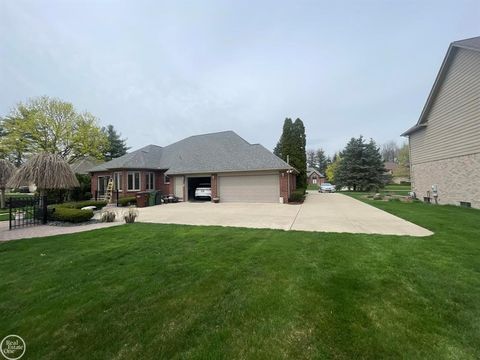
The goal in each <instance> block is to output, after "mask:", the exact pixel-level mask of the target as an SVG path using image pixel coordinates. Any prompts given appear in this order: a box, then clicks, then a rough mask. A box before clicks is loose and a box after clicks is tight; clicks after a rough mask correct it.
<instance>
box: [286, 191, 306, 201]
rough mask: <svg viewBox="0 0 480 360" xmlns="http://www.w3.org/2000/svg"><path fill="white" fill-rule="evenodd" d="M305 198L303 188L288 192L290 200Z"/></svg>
mask: <svg viewBox="0 0 480 360" xmlns="http://www.w3.org/2000/svg"><path fill="white" fill-rule="evenodd" d="M303 200H305V189H297V190H295V191H292V193H291V194H290V199H289V201H290V202H302V201H303Z"/></svg>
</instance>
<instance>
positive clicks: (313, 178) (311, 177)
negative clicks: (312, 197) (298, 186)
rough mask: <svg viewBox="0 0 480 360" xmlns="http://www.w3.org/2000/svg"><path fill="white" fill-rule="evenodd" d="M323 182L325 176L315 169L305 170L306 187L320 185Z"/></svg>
mask: <svg viewBox="0 0 480 360" xmlns="http://www.w3.org/2000/svg"><path fill="white" fill-rule="evenodd" d="M324 182H325V176H323V174H321V173H320V172H319V171H318V170H317V169H315V168H312V167H308V168H307V183H308V185H321V184H323V183H324Z"/></svg>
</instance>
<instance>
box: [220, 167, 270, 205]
mask: <svg viewBox="0 0 480 360" xmlns="http://www.w3.org/2000/svg"><path fill="white" fill-rule="evenodd" d="M218 195H219V197H220V201H221V202H251V203H253V202H260V203H278V201H279V198H280V180H279V174H278V173H277V174H261V175H253V174H252V175H219V176H218Z"/></svg>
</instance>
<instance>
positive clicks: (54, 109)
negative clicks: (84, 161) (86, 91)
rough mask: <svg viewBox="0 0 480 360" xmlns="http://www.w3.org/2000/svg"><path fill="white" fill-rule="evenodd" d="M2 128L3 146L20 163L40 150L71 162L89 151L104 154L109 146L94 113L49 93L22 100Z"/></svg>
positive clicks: (1, 143)
mask: <svg viewBox="0 0 480 360" xmlns="http://www.w3.org/2000/svg"><path fill="white" fill-rule="evenodd" d="M2 131H3V132H4V135H3V136H2V138H1V139H0V149H2V151H3V152H4V153H5V152H7V157H9V158H11V159H12V158H13V159H15V163H16V164H20V163H22V162H24V160H25V158H26V157H27V156H28V155H30V154H35V153H39V152H46V153H51V154H56V155H58V156H60V157H61V158H62V159H65V160H67V161H69V162H71V161H73V160H75V159H77V158H78V157H82V156H85V155H90V156H93V157H96V158H102V157H103V153H104V149H105V147H106V146H107V137H106V136H105V134H103V133H102V131H101V129H100V127H99V126H98V124H97V119H96V118H95V117H94V116H93V115H92V114H90V113H88V112H83V113H78V112H77V111H76V110H75V108H74V107H73V105H72V104H71V103H68V102H64V101H62V100H59V99H54V98H49V97H47V96H43V97H39V98H35V99H32V100H29V101H28V102H26V103H19V104H18V105H17V106H16V108H15V109H14V110H13V111H12V112H11V113H10V114H9V115H8V116H7V117H6V118H4V119H3V120H2Z"/></svg>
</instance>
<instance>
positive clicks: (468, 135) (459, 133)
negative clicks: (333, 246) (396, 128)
mask: <svg viewBox="0 0 480 360" xmlns="http://www.w3.org/2000/svg"><path fill="white" fill-rule="evenodd" d="M479 99H480V37H476V38H471V39H466V40H460V41H455V42H453V43H451V44H450V47H449V48H448V51H447V54H446V56H445V59H444V60H443V63H442V66H441V68H440V71H439V73H438V75H437V78H436V80H435V83H434V85H433V88H432V90H431V92H430V95H429V96H428V99H427V102H426V104H425V106H424V108H423V111H422V113H421V115H420V118H419V120H418V122H417V124H416V125H415V126H413V127H412V128H410V129H409V130H407V131H406V132H404V133H403V134H402V135H403V136H408V138H409V142H410V178H411V182H412V190H413V191H414V192H415V193H416V195H417V197H419V198H420V199H426V200H427V199H428V198H430V199H432V198H433V199H435V196H434V195H437V200H438V202H439V203H440V204H456V205H465V206H472V207H476V208H480V186H479V184H480V183H479V180H478V179H479V178H480V106H479Z"/></svg>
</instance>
